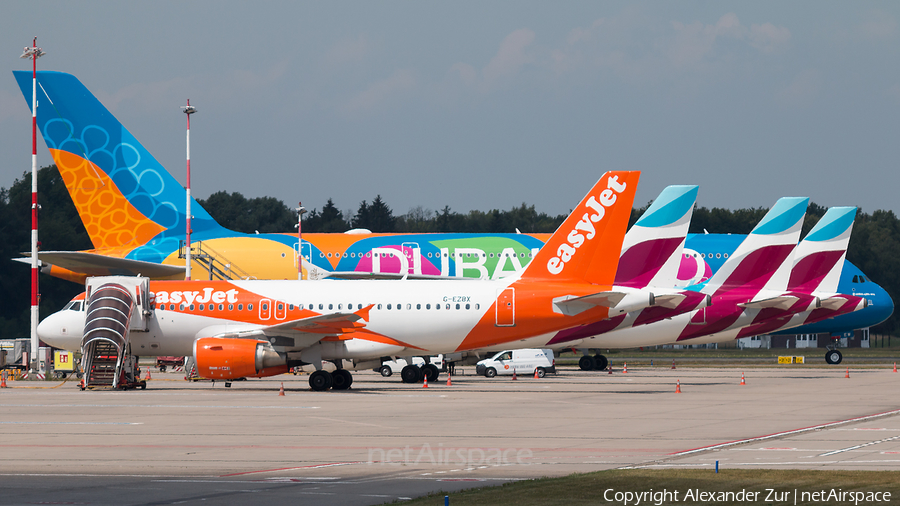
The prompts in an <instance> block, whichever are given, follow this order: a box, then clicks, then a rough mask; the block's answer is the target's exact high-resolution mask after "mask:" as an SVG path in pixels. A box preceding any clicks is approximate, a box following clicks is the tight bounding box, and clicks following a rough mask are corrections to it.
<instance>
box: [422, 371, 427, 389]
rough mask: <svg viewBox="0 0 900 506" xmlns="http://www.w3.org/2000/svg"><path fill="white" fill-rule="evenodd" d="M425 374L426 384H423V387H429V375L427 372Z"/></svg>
mask: <svg viewBox="0 0 900 506" xmlns="http://www.w3.org/2000/svg"><path fill="white" fill-rule="evenodd" d="M424 376H425V384H423V385H422V388H428V375H427V374H426V375H424Z"/></svg>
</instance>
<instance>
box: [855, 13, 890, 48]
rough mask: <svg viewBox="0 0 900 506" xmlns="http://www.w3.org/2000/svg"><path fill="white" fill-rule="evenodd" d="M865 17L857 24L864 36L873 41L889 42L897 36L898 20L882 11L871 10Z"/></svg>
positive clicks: (858, 29)
mask: <svg viewBox="0 0 900 506" xmlns="http://www.w3.org/2000/svg"><path fill="white" fill-rule="evenodd" d="M864 17H865V19H864V20H863V21H862V22H861V23H859V24H858V25H857V26H856V30H857V31H858V32H859V33H860V34H862V36H863V37H865V38H866V39H869V40H871V41H873V42H889V41H892V40H893V39H894V38H895V37H896V36H897V20H896V19H894V17H893V16H891V15H890V14H888V13H886V12H882V11H870V12H868V13H866V14H865V16H864Z"/></svg>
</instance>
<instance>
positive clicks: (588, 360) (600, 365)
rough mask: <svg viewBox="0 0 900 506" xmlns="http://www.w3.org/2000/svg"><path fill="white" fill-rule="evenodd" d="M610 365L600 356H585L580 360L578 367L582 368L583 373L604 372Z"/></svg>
mask: <svg viewBox="0 0 900 506" xmlns="http://www.w3.org/2000/svg"><path fill="white" fill-rule="evenodd" d="M608 365H609V360H607V358H606V357H604V356H603V355H600V354H597V355H594V356H593V357H592V356H590V355H585V356H583V357H581V359H579V360H578V367H580V368H581V370H582V371H594V370H597V371H603V370H605V369H606V367H607V366H608Z"/></svg>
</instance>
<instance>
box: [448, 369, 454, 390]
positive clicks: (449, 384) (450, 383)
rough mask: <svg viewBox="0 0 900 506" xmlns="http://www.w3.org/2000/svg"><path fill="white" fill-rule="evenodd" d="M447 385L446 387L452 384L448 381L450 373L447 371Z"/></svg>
mask: <svg viewBox="0 0 900 506" xmlns="http://www.w3.org/2000/svg"><path fill="white" fill-rule="evenodd" d="M447 386H448V387H452V386H453V382H451V381H450V373H449V372H448V373H447Z"/></svg>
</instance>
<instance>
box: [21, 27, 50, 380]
mask: <svg viewBox="0 0 900 506" xmlns="http://www.w3.org/2000/svg"><path fill="white" fill-rule="evenodd" d="M45 54H46V53H44V51H42V50H41V48H39V47H37V37H35V38H34V40H33V41H32V42H31V47H26V48H25V50H24V51H23V52H22V56H20V57H19V58H31V354H30V355H29V356H28V360H29V362H30V367H29V368H30V371H31V372H37V369H38V360H39V357H38V347H39V346H40V342H39V340H38V335H37V326H38V319H39V313H38V300H39V295H38V209H39V208H40V206H38V198H37V191H38V190H37V176H38V166H37V59H38V58H40V57H41V56H44V55H45Z"/></svg>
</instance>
